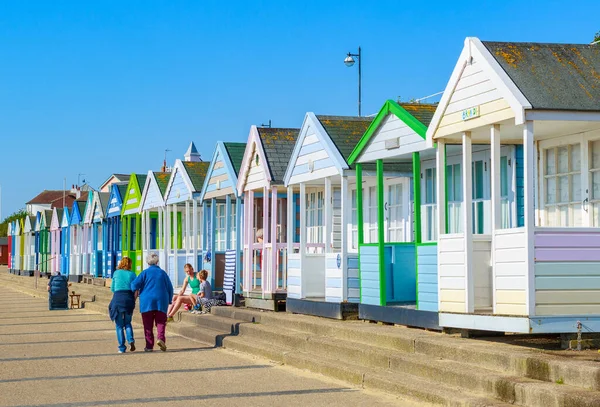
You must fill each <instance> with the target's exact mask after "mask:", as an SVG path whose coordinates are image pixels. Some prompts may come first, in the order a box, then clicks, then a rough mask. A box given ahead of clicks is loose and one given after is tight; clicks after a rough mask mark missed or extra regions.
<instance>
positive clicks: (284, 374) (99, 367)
mask: <svg viewBox="0 0 600 407" xmlns="http://www.w3.org/2000/svg"><path fill="white" fill-rule="evenodd" d="M0 309H1V310H2V313H1V314H0V405H2V406H33V405H36V406H57V407H58V406H73V407H75V406H77V407H81V406H113V405H114V406H138V405H140V406H141V405H152V406H186V407H189V406H190V405H201V403H202V405H215V404H221V405H226V404H228V405H237V406H244V407H245V406H258V405H261V406H264V405H274V406H280V405H286V406H345V407H348V406H357V405H364V406H390V405H401V406H417V405H422V404H415V403H413V402H409V401H405V400H399V399H396V398H392V397H390V396H387V395H383V394H380V393H373V392H367V391H364V390H360V389H355V388H350V387H348V386H347V385H344V384H340V383H339V382H335V381H332V380H330V379H327V378H325V377H324V376H320V375H314V374H312V373H309V372H305V371H301V370H297V369H293V368H289V367H282V366H276V365H273V364H271V363H269V362H268V361H266V360H261V359H255V358H251V357H250V356H247V355H245V354H240V353H234V352H231V351H228V350H225V349H214V348H211V347H209V346H208V345H205V344H203V343H200V342H195V341H191V340H188V339H185V338H182V337H179V336H174V335H170V336H169V334H168V333H167V345H168V347H169V350H168V351H167V352H165V353H163V352H160V351H157V350H155V351H154V352H153V353H144V352H143V350H142V351H141V352H140V351H136V352H133V353H126V354H118V353H117V344H116V337H115V332H114V328H113V324H112V322H111V321H110V320H108V318H106V317H105V316H103V315H100V314H97V313H93V312H90V311H86V310H84V309H81V310H69V311H48V302H47V300H44V299H39V298H33V297H30V296H28V295H26V294H23V293H20V292H17V291H13V290H12V289H9V288H6V287H2V286H0ZM134 330H135V336H136V339H137V340H138V348H140V349H143V347H144V345H143V343H144V340H143V334H142V331H141V328H140V327H139V326H135V327H134Z"/></svg>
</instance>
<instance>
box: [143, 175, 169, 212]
mask: <svg viewBox="0 0 600 407" xmlns="http://www.w3.org/2000/svg"><path fill="white" fill-rule="evenodd" d="M170 175H171V173H168V172H156V171H148V175H147V176H146V183H145V184H144V189H143V191H142V198H141V203H140V207H139V210H140V212H141V211H143V210H146V209H152V208H156V207H157V206H164V203H165V198H164V195H165V191H166V189H167V185H168V183H169V178H170ZM153 185H154V186H153ZM150 188H153V189H152V190H151V189H150ZM148 194H152V195H151V196H153V197H154V199H156V198H158V199H159V202H152V201H151V202H150V203H148Z"/></svg>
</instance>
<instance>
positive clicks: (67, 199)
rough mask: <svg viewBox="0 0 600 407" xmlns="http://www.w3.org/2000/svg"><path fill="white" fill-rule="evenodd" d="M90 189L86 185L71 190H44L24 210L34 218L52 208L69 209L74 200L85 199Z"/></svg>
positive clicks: (72, 187) (73, 187)
mask: <svg viewBox="0 0 600 407" xmlns="http://www.w3.org/2000/svg"><path fill="white" fill-rule="evenodd" d="M89 190H91V187H90V186H89V185H87V184H85V185H83V186H81V187H77V186H75V185H73V186H71V190H69V191H64V190H48V189H46V190H44V191H42V192H41V193H39V194H38V195H37V196H36V197H35V198H33V199H32V200H30V201H29V202H27V204H26V208H25V209H26V210H27V213H28V214H29V215H32V216H35V215H36V214H37V213H38V212H41V211H44V210H52V209H53V208H64V207H65V206H66V207H68V208H70V207H71V206H72V205H73V202H74V201H75V200H78V199H81V198H87V194H88V191H89Z"/></svg>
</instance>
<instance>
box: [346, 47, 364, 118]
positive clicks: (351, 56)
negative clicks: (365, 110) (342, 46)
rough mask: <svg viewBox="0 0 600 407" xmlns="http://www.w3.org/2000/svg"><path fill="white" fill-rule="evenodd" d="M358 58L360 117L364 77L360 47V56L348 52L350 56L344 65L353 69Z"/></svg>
mask: <svg viewBox="0 0 600 407" xmlns="http://www.w3.org/2000/svg"><path fill="white" fill-rule="evenodd" d="M353 57H356V58H357V59H358V115H359V116H360V113H361V110H360V103H361V79H362V78H361V77H362V71H361V66H360V65H361V62H362V58H361V55H360V47H358V54H352V53H350V52H348V55H347V56H346V59H344V64H346V66H347V67H351V66H353V65H354V62H355V61H354V58H353Z"/></svg>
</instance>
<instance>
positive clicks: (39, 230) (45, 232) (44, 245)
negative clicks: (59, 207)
mask: <svg viewBox="0 0 600 407" xmlns="http://www.w3.org/2000/svg"><path fill="white" fill-rule="evenodd" d="M51 222H52V211H51V210H48V209H44V210H42V211H40V212H38V217H37V221H36V226H35V232H36V235H37V252H38V257H37V262H36V264H37V267H36V269H37V270H39V271H40V272H41V273H49V272H50V266H51V265H50V262H51V260H50V257H51V256H50V249H51V242H50V223H51Z"/></svg>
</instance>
